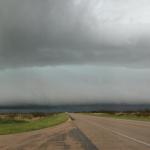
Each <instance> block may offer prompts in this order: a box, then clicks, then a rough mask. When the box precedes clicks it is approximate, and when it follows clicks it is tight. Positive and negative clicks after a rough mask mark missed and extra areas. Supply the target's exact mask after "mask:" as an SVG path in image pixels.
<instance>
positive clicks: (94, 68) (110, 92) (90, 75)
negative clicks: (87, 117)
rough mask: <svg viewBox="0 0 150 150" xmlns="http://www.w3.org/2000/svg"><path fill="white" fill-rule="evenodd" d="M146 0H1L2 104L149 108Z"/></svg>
mask: <svg viewBox="0 0 150 150" xmlns="http://www.w3.org/2000/svg"><path fill="white" fill-rule="evenodd" d="M149 26H150V1H149V0H0V105H2V104H17V103H21V104H25V103H34V104H35V103H36V104H37V103H38V104H60V103H91V102H118V103H120V102H121V103H123V102H128V103H129V102H134V103H136V102H139V103H140V102H145V103H148V102H150V69H149V67H150V28H149Z"/></svg>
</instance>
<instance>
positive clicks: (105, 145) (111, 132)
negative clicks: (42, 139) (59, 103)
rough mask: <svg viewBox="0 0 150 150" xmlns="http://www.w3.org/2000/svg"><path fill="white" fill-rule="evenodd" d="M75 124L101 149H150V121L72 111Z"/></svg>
mask: <svg viewBox="0 0 150 150" xmlns="http://www.w3.org/2000/svg"><path fill="white" fill-rule="evenodd" d="M70 116H71V117H72V118H73V121H74V124H75V125H76V126H77V127H78V128H79V129H80V130H81V131H82V132H83V133H84V134H85V135H86V136H87V137H88V138H89V139H90V140H91V141H92V143H93V144H94V145H95V146H96V147H97V149H100V150H150V122H144V121H133V120H125V119H113V118H108V117H96V116H91V115H84V114H75V113H72V114H70Z"/></svg>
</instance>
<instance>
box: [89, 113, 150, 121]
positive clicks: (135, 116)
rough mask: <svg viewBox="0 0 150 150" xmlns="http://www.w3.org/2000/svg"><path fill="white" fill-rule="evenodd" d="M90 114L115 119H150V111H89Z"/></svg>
mask: <svg viewBox="0 0 150 150" xmlns="http://www.w3.org/2000/svg"><path fill="white" fill-rule="evenodd" d="M87 114H89V115H94V116H99V117H111V118H115V119H129V120H138V121H150V113H146V114H143V113H139V112H135V113H87Z"/></svg>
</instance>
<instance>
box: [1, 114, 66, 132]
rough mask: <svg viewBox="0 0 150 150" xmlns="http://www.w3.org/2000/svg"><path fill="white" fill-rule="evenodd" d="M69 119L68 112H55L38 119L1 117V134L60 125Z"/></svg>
mask: <svg viewBox="0 0 150 150" xmlns="http://www.w3.org/2000/svg"><path fill="white" fill-rule="evenodd" d="M67 120H68V115H67V114H66V113H60V114H53V115H50V116H45V117H43V118H40V119H37V120H15V119H5V118H3V119H0V134H11V133H19V132H25V131H32V130H38V129H42V128H47V127H51V126H55V125H58V124H60V123H63V122H65V121H67Z"/></svg>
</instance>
